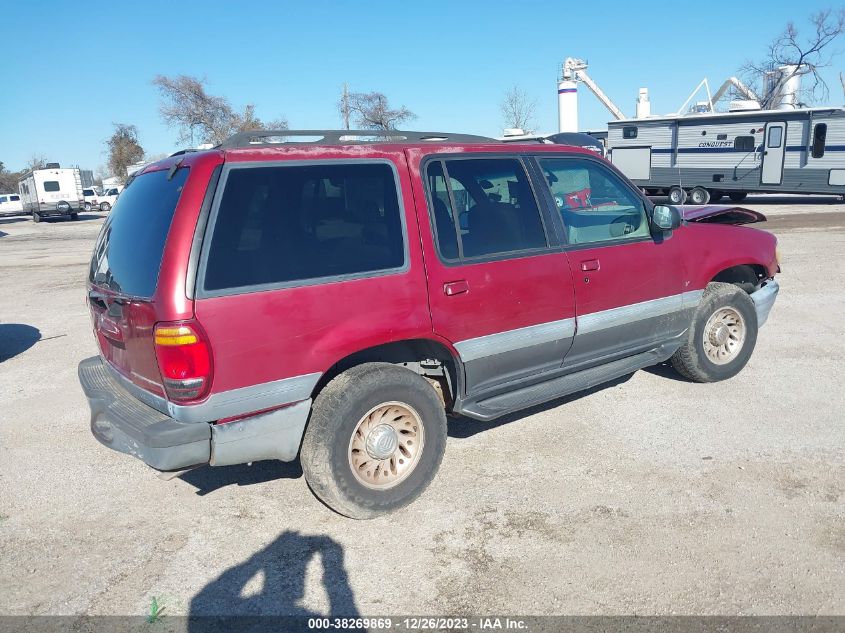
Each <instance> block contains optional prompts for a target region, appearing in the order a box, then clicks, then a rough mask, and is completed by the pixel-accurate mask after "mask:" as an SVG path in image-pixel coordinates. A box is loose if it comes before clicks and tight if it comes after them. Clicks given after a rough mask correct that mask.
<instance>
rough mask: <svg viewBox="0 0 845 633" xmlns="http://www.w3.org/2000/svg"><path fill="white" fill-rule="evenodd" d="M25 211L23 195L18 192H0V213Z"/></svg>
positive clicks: (13, 213) (7, 213) (8, 213)
mask: <svg viewBox="0 0 845 633" xmlns="http://www.w3.org/2000/svg"><path fill="white" fill-rule="evenodd" d="M17 213H23V204H22V203H21V197H20V196H19V195H18V194H16V193H0V215H15V214H17Z"/></svg>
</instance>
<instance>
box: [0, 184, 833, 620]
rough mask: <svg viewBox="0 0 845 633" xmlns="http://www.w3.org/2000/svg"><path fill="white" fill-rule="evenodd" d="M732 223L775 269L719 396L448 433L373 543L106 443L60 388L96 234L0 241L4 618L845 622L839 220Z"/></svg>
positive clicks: (2, 236)
mask: <svg viewBox="0 0 845 633" xmlns="http://www.w3.org/2000/svg"><path fill="white" fill-rule="evenodd" d="M745 204H746V206H751V207H753V208H756V209H758V210H761V211H762V212H764V213H766V214H768V215H770V216H771V221H770V222H769V223H768V224H767V225H760V226H761V228H764V229H769V230H772V231H774V232H775V233H776V234H777V235H778V237H779V238H780V242H781V250H782V253H783V256H784V260H785V261H784V272H783V275H782V277H781V287H782V289H781V296H780V298H779V299H778V302H777V304H776V305H775V308H774V311H773V313H772V316H771V318H770V320H769V322H768V324H767V325H766V326H765V328H764V329H763V330H762V332H761V334H760V337H759V341H758V346H757V351H756V352H755V355H754V357H753V358H752V360H751V362H750V364H749V366H748V367H747V368H746V370H745V371H744V372H742V373H741V374H740V375H739V376H738V377H737V378H735V379H733V380H731V381H729V382H725V383H720V384H714V385H694V384H691V383H688V382H684V381H682V380H679V379H678V378H677V377H676V376H675V375H673V374H672V373H671V372H670V371H668V370H666V369H663V368H656V369H652V370H648V371H639V372H637V373H636V374H634V375H632V376H630V377H628V378H626V379H624V380H621V381H617V382H616V383H614V384H613V385H611V386H607V387H605V388H601V389H596V390H593V391H591V392H589V393H587V394H580V395H578V396H576V397H570V398H567V399H565V400H562V401H558V402H555V403H552V404H551V405H549V406H545V407H542V408H536V409H533V410H530V411H528V412H526V413H524V414H521V415H515V416H511V417H509V418H507V419H505V420H500V421H497V422H495V423H491V424H483V423H479V422H474V421H471V420H464V419H459V420H456V421H453V422H450V432H449V442H448V447H447V452H446V457H445V459H444V461H443V466H442V468H441V470H440V473H439V475H438V477H437V478H436V480H435V482H434V484H433V485H432V486H431V488H430V489H429V490H428V492H427V493H426V494H425V495H424V496H423V497H422V498H421V499H420V500H419V501H417V502H416V503H415V504H413V505H412V506H411V507H410V508H408V509H406V510H404V511H402V512H400V513H398V514H396V515H393V516H389V517H387V518H381V519H377V520H374V521H369V522H355V521H351V520H348V519H345V518H343V517H340V516H338V515H336V514H333V513H332V512H331V511H330V510H328V509H327V508H325V507H324V506H322V505H321V504H320V503H319V502H317V501H316V500H315V498H314V497H313V496H312V495H311V493H310V492H309V491H308V489H307V487H306V485H305V482H304V480H303V478H302V473H301V470H300V468H299V466H298V465H296V464H281V463H271V462H266V463H259V464H255V465H254V466H251V467H249V466H238V467H226V468H219V469H211V468H205V469H200V470H196V471H192V472H189V473H187V474H185V475H183V476H182V477H181V478H177V479H175V480H173V481H169V482H168V481H162V480H160V479H158V478H156V477H155V475H154V474H153V472H152V471H150V470H149V469H147V468H146V467H145V466H144V465H143V464H142V463H140V462H138V461H136V460H134V459H132V458H130V457H128V456H125V455H121V454H118V453H114V452H111V451H109V450H107V449H105V448H104V447H102V446H100V445H99V444H98V443H97V442H96V441H95V440H94V439H93V437H92V436H91V434H90V432H89V430H88V409H87V405H86V402H85V398H84V397H83V394H82V392H81V391H80V389H79V386H78V384H77V379H76V365H77V363H78V362H79V361H80V360H81V359H83V358H85V357H87V356H91V355H94V354H95V353H96V348H95V343H94V340H93V338H92V335H91V332H90V327H89V321H88V316H87V312H86V307H85V301H84V277H85V273H86V270H85V266H86V262H87V259H88V256H89V253H90V250H91V248H92V245H93V241H94V239H95V236H96V234H97V231H98V229H99V226H100V224H101V222H102V217H101V215H100V214H88V215H84V216H83V217H82V218H81V219H80V221H78V222H43V223H41V224H39V225H35V224H33V223H32V222H31V221H29V219H27V218H0V487H1V488H2V491H3V492H2V496H0V613H4V614H20V615H24V614H82V613H87V614H145V613H147V612H148V609H149V605H150V601H151V598H152V597H153V596H155V597H156V598H157V599H158V601H159V602H162V603H164V605H165V606H166V609H167V611H166V612H167V613H169V614H185V613H192V614H218V613H221V614H230V615H234V614H240V613H249V614H258V613H267V614H307V613H312V612H317V613H327V612H328V611H329V610H330V609H331V610H333V611H335V612H343V613H347V614H352V613H359V614H368V615H370V614H393V615H398V614H408V613H432V614H458V613H497V614H520V615H525V614H549V613H554V614H562V613H568V614H576V613H577V614H598V613H602V614H622V613H625V614H630V613H636V614H675V613H677V614H845V426H843V417H845V413H844V412H845V389H843V380H845V371H844V370H845V362H843V357H845V337H843V323H845V289H843V284H842V279H843V278H845V257H844V256H843V253H845V207H843V205H841V204H839V203H837V202H836V201H835V200H832V199H816V200H807V199H798V198H771V197H758V198H757V199H754V198H750V199H749V200H748V201H746V203H745Z"/></svg>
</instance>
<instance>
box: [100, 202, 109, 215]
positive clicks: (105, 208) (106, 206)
mask: <svg viewBox="0 0 845 633" xmlns="http://www.w3.org/2000/svg"><path fill="white" fill-rule="evenodd" d="M100 211H103V212H104V213H108V212H109V211H111V205H110V204H109V203H108V202H101V203H100Z"/></svg>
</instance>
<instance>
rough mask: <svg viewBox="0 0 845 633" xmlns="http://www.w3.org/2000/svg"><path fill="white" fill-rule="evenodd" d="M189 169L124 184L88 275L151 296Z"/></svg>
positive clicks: (150, 174)
mask: <svg viewBox="0 0 845 633" xmlns="http://www.w3.org/2000/svg"><path fill="white" fill-rule="evenodd" d="M188 172H189V170H188V169H184V168H183V169H179V170H177V171H176V173H175V174H173V178H172V179H170V180H168V179H167V173H168V172H167V170H164V171H153V172H148V173H146V174H143V175H142V176H139V177H137V178H135V179H134V180H133V181H132V182H131V183H130V184H129V185H128V186H127V187H126V189H124V191H123V194H122V195H121V196H120V202H118V203H117V204H116V205H115V206H114V208H113V209H112V211H111V214H110V215H109V218H108V220H106V223H105V224H104V225H103V229H102V231H101V232H100V237H99V239H98V240H97V245H96V246H95V248H94V256H93V258H92V259H91V271H90V275H89V279H90V280H91V281H93V282H94V283H96V284H98V285H102V286H107V287H110V288H112V289H114V290H118V291H121V292H124V293H126V294H128V295H132V296H137V297H151V296H152V295H153V293H154V292H155V287H156V283H157V282H158V270H159V268H160V266H161V257H162V253H163V252H164V243H165V241H166V239H167V232H168V230H169V229H170V222H171V220H172V219H173V211H174V210H175V209H176V203H177V202H178V201H179V196H180V195H181V194H182V188H183V186H184V184H185V179H186V178H187V177H188Z"/></svg>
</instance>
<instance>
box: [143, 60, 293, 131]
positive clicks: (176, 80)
mask: <svg viewBox="0 0 845 633" xmlns="http://www.w3.org/2000/svg"><path fill="white" fill-rule="evenodd" d="M205 83H206V80H205V79H198V78H196V77H191V76H189V75H178V76H176V77H166V76H164V75H158V76H157V77H156V78H155V79H153V85H155V86H156V87H157V88H158V90H159V93H160V94H161V98H162V102H161V105H160V106H159V113H160V114H161V118H162V119H163V120H164V122H165V123H166V124H167V125H169V126H171V127H175V128H176V129H177V130H178V131H179V139H178V140H179V142H180V143H190V144H191V145H192V146H193V145H196V144H199V143H213V144H215V145H218V144H219V143H222V142H223V141H224V140H226V139H227V138H228V137H229V136H231V135H232V134H235V133H236V132H245V131H248V130H258V129H274V130H286V129H287V127H288V122H287V120H285V119H284V118H281V119H278V120H275V121H268V122H267V123H266V124H265V123H264V122H263V121H262V120H261V119H259V118H258V117H257V116H256V115H255V106H254V105H253V104H251V103H250V104H247V105H246V106H245V107H244V109H243V111H241V112H236V111H235V110H234V109H233V108H232V105H231V104H230V103H229V100H228V99H226V97H218V96H215V95H210V94H208V93H207V92H206V91H205Z"/></svg>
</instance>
